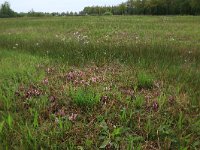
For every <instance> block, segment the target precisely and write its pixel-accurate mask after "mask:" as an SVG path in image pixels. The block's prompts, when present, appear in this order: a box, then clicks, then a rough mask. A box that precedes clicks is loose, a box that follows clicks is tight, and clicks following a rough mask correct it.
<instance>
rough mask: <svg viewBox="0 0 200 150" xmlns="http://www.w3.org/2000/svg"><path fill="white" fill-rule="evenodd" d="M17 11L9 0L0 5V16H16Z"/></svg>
mask: <svg viewBox="0 0 200 150" xmlns="http://www.w3.org/2000/svg"><path fill="white" fill-rule="evenodd" d="M15 16H16V13H15V12H14V11H13V10H12V9H11V8H10V4H9V3H8V2H4V3H3V4H1V6H0V17H1V18H8V17H15Z"/></svg>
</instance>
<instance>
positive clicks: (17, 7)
mask: <svg viewBox="0 0 200 150" xmlns="http://www.w3.org/2000/svg"><path fill="white" fill-rule="evenodd" d="M4 1H5V0H0V4H2V3H4ZM7 1H8V2H9V3H10V5H11V8H12V9H13V10H14V11H16V12H28V11H30V10H31V9H33V10H34V11H39V12H67V11H73V12H79V11H81V10H83V8H84V7H85V6H96V5H99V6H105V5H117V4H120V3H122V2H125V1H126V0H7Z"/></svg>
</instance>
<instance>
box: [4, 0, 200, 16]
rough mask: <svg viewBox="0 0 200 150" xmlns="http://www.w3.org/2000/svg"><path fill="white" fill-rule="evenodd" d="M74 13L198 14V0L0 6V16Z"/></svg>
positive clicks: (129, 0)
mask: <svg viewBox="0 0 200 150" xmlns="http://www.w3.org/2000/svg"><path fill="white" fill-rule="evenodd" d="M74 15H75V16H76V15H200V0H128V1H127V2H125V3H121V4H119V5H117V6H91V7H85V8H84V9H83V10H82V11H80V12H79V13H77V12H62V13H58V12H53V13H44V12H35V11H34V10H31V11H29V12H28V13H17V12H14V11H13V10H12V9H11V8H10V4H9V3H8V2H4V3H3V4H1V6H0V18H8V17H23V16H28V17H29V16H30V17H42V16H74Z"/></svg>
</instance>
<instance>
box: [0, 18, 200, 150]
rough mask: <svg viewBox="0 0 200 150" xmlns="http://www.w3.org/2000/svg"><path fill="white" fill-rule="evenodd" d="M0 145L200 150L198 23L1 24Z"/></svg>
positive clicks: (111, 20)
mask: <svg viewBox="0 0 200 150" xmlns="http://www.w3.org/2000/svg"><path fill="white" fill-rule="evenodd" d="M0 149H8V150H10V149H22V150H23V149H24V150H26V149H30V150H31V149H34V150H35V149H41V150H42V149H69V150H73V149H79V150H89V149H91V150H93V149H106V150H111V149H120V150H132V149H135V150H140V149H141V150H149V149H152V150H154V149H160V150H161V149H166V150H168V149H171V150H175V149H177V150H178V149H179V150H190V149H194V150H195V149H196V150H198V149H200V17H197V16H196V17H195V16H99V17H98V16H94V17H92V16H84V17H78V16H76V17H41V18H26V17H24V18H14V19H0Z"/></svg>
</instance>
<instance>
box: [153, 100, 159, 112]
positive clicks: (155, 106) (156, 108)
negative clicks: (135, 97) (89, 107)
mask: <svg viewBox="0 0 200 150" xmlns="http://www.w3.org/2000/svg"><path fill="white" fill-rule="evenodd" d="M152 107H153V110H154V111H158V108H159V105H158V103H157V102H156V101H154V102H153V105H152Z"/></svg>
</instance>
